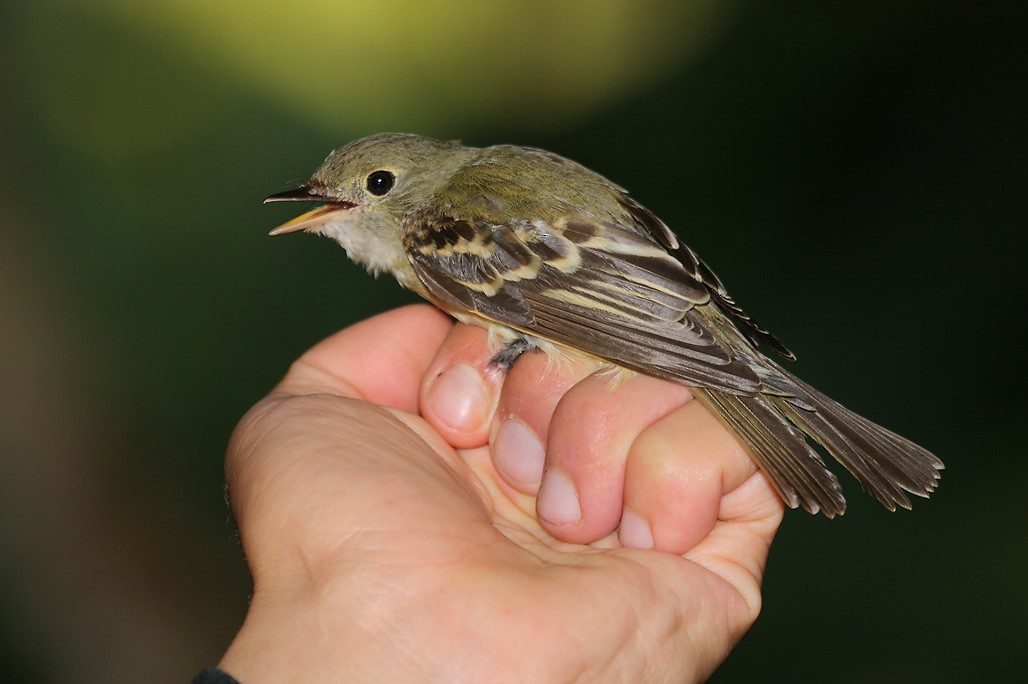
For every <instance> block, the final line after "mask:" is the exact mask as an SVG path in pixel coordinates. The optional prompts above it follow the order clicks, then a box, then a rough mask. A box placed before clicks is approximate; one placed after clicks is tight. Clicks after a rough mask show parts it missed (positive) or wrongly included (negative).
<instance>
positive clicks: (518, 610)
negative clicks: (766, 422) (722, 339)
mask: <svg viewBox="0 0 1028 684" xmlns="http://www.w3.org/2000/svg"><path fill="white" fill-rule="evenodd" d="M490 356H491V353H490V348H489V346H488V344H487V341H486V334H485V332H484V331H482V330H481V329H480V328H477V327H469V326H465V325H460V324H457V325H454V324H453V323H452V321H451V320H450V319H449V318H447V317H446V316H444V315H443V314H441V313H439V312H438V311H437V310H435V309H433V308H431V307H428V306H424V305H419V306H411V307H406V308H403V309H398V310H396V311H392V312H389V313H387V314H383V315H380V316H377V317H375V318H372V319H370V320H368V321H365V322H363V323H360V324H358V325H355V326H353V327H351V328H348V329H346V330H344V331H342V332H340V333H338V334H336V335H334V336H333V337H331V338H329V339H327V340H325V341H324V342H322V343H320V344H318V345H317V346H315V347H314V348H313V349H311V350H310V351H309V352H307V353H306V354H304V356H303V357H301V358H300V359H299V360H298V361H297V362H296V363H294V364H293V366H292V367H291V368H290V370H289V372H288V374H287V375H286V377H285V378H284V379H283V380H282V382H281V383H280V384H279V385H278V386H277V387H276V388H275V389H274V390H273V392H272V393H271V394H270V395H269V396H268V397H267V398H265V399H264V400H263V401H261V402H260V403H258V404H257V405H256V406H255V407H253V409H251V410H250V412H249V413H248V414H247V415H246V416H245V417H244V418H243V419H242V421H241V422H240V424H239V426H238V427H237V429H236V431H235V433H234V435H233V438H232V441H231V444H230V447H229V451H228V456H227V461H226V473H227V480H228V486H229V492H230V500H231V503H232V509H233V512H234V514H235V516H236V519H237V522H238V524H239V528H240V533H241V538H242V542H243V546H244V549H245V551H246V558H247V562H248V563H249V565H250V568H251V571H252V574H253V580H254V593H253V601H252V604H251V607H250V611H249V613H248V615H247V618H246V621H245V623H244V625H243V627H242V629H241V630H240V632H239V634H238V635H237V637H236V639H235V641H234V642H233V643H232V645H231V646H230V648H229V650H228V652H227V653H226V654H225V656H224V658H223V660H222V662H221V664H220V667H222V668H223V669H225V670H226V671H228V672H230V673H232V674H233V675H234V676H236V677H237V678H238V679H239V680H240V681H242V682H245V684H257V683H259V682H263V681H268V682H272V681H276V682H277V681H284V680H289V681H292V680H302V681H347V682H360V681H490V682H493V681H501V682H503V681H511V682H550V681H639V682H664V681H667V682H681V681H695V680H700V679H702V678H704V677H706V676H708V675H709V674H710V673H711V672H712V671H713V670H714V669H715V668H716V667H717V665H718V664H720V663H721V662H722V661H723V660H724V659H725V658H726V657H727V655H728V654H729V652H730V650H731V648H732V647H733V646H734V645H735V643H737V641H738V639H739V638H741V636H742V634H744V633H745V631H746V630H747V629H748V628H749V627H750V625H751V624H752V622H753V620H754V619H755V618H756V616H757V613H758V612H759V609H760V581H761V577H762V573H763V568H764V563H765V561H766V558H767V552H768V548H769V546H770V544H771V541H772V539H773V537H774V534H775V532H776V531H777V529H778V525H779V523H780V521H781V518H782V514H783V504H782V501H781V499H780V498H779V497H778V496H777V495H776V493H775V491H774V489H773V487H771V485H770V484H769V483H768V482H767V480H766V479H765V478H764V476H763V475H762V474H761V473H760V472H758V471H757V470H756V469H755V467H754V466H753V464H752V461H750V459H749V458H747V457H746V455H745V452H744V451H743V450H742V449H741V447H740V446H739V445H738V443H737V442H736V441H735V439H734V438H733V437H732V435H731V434H730V433H728V432H727V431H726V430H725V429H724V428H723V427H721V424H720V423H719V422H718V421H717V420H716V419H715V418H714V417H712V416H711V415H710V414H709V413H707V412H706V410H705V409H704V408H703V407H702V405H701V404H700V403H699V402H694V401H692V400H691V397H690V395H689V391H688V390H687V389H683V388H682V387H681V386H679V385H675V384H672V383H666V382H663V381H659V380H654V379H651V378H645V377H642V376H638V377H635V378H632V379H629V380H626V381H624V382H623V383H621V384H620V385H618V386H616V387H613V388H612V385H611V382H610V378H609V377H607V376H603V375H600V376H597V375H595V374H593V366H592V365H591V364H590V363H589V362H587V361H583V360H581V359H578V360H575V359H572V360H570V361H568V362H567V363H565V364H562V365H561V366H559V367H557V366H554V365H553V364H547V363H546V361H545V360H544V358H543V357H542V355H541V354H538V353H529V354H526V355H525V356H523V357H522V358H521V359H519V360H518V362H517V363H516V364H515V366H514V367H513V369H512V370H511V371H510V372H509V373H508V374H507V375H506V376H504V375H503V374H500V373H497V372H495V370H494V369H493V368H490V367H489V365H488V360H489V358H490ZM512 426H514V427H512ZM533 440H534V442H533ZM533 444H534V446H533ZM543 445H545V446H543ZM672 445H673V446H674V449H671V446H672ZM568 491H574V492H575V495H574V496H573V497H571V499H570V500H571V501H575V502H577V504H578V506H579V515H578V516H577V517H575V516H571V517H572V518H573V519H570V520H568V519H564V518H567V517H568V516H567V515H566V514H567V512H568V511H569V510H572V511H573V510H574V506H570V507H569V505H568V501H569V498H568V495H567V493H568ZM537 497H538V499H539V501H538V508H539V511H540V513H545V512H547V511H550V512H551V513H552V514H553V515H552V516H551V517H555V518H561V519H559V520H552V519H550V520H548V519H547V518H546V516H545V515H543V516H541V517H537V516H536V513H535V511H536V507H537ZM626 511H627V515H626ZM562 515H563V518H562ZM650 546H652V547H654V548H656V549H658V551H653V550H646V548H647V547H650ZM631 547H642V548H631Z"/></svg>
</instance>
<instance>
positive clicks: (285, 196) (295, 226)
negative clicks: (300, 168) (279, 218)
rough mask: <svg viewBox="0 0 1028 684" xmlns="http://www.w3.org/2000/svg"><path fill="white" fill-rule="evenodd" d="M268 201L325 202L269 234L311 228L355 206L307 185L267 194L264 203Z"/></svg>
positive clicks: (281, 233) (283, 233)
mask: <svg viewBox="0 0 1028 684" xmlns="http://www.w3.org/2000/svg"><path fill="white" fill-rule="evenodd" d="M268 202H325V204H324V205H323V206H320V207H318V208H317V209H314V210H312V211H308V212H307V213H305V214H300V215H299V216H297V217H296V218H294V219H292V220H290V221H286V222H285V223H283V224H282V225H281V226H279V227H278V228H276V229H275V230H273V231H271V232H270V233H268V234H269V235H285V234H286V233H295V232H297V231H299V230H311V229H313V228H317V227H318V226H321V225H323V224H325V223H328V222H329V221H331V220H332V218H333V217H334V216H336V215H337V214H339V213H340V212H343V211H348V210H350V209H353V208H354V207H355V206H357V205H356V204H354V203H353V202H347V201H346V200H340V199H336V198H334V197H329V196H327V195H325V194H323V193H321V192H319V191H318V190H317V189H315V188H312V187H309V186H307V185H301V186H300V187H298V188H295V189H293V190H286V191H285V192H279V193H276V194H274V195H269V196H268V197H265V198H264V203H265V204H267V203H268Z"/></svg>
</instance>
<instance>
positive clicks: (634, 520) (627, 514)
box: [618, 508, 653, 549]
mask: <svg viewBox="0 0 1028 684" xmlns="http://www.w3.org/2000/svg"><path fill="white" fill-rule="evenodd" d="M618 540H619V541H620V542H621V546H627V547H629V548H632V549H652V548H653V532H652V531H651V530H650V524H649V523H648V522H646V519H645V518H643V517H642V516H641V515H639V514H638V513H636V512H635V511H632V510H630V509H627V508H626V509H625V511H624V512H623V513H622V514H621V525H620V526H618Z"/></svg>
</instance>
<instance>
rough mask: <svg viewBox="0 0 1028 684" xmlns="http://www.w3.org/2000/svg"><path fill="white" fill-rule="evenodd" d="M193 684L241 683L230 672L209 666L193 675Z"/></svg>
mask: <svg viewBox="0 0 1028 684" xmlns="http://www.w3.org/2000/svg"><path fill="white" fill-rule="evenodd" d="M191 684H239V682H237V681H236V679H235V677H233V676H232V675H230V674H229V673H228V672H222V671H221V670H218V669H215V668H213V667H209V668H207V669H206V670H203V671H201V672H200V674H198V675H196V676H195V677H193V681H192V682H191Z"/></svg>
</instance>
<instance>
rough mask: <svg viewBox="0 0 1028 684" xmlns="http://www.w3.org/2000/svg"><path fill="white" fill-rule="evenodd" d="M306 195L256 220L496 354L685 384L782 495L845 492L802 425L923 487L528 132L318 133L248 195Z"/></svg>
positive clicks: (793, 500) (887, 448)
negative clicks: (305, 236) (427, 306)
mask: <svg viewBox="0 0 1028 684" xmlns="http://www.w3.org/2000/svg"><path fill="white" fill-rule="evenodd" d="M287 200H291V201H308V202H319V203H321V204H322V206H320V207H318V208H316V209H314V210H313V211H309V212H307V213H305V214H303V215H301V216H298V217H297V218H295V219H293V220H292V221H289V222H287V223H284V224H283V225H281V226H279V227H278V228H276V229H275V230H273V231H271V234H272V235H281V234H283V233H292V232H295V231H300V230H304V231H307V232H313V233H320V234H322V235H326V236H328V237H331V238H333V239H334V240H336V241H337V242H338V243H339V244H340V245H342V246H343V248H344V249H345V250H346V252H347V254H348V255H349V256H350V258H351V259H352V260H354V261H355V262H357V263H359V264H362V265H363V266H365V267H366V268H367V269H368V270H369V271H370V272H372V273H373V274H375V275H378V274H379V273H383V272H388V273H391V274H392V275H393V276H395V277H396V279H397V281H399V283H400V284H401V285H403V286H404V287H406V288H409V289H410V290H413V291H414V292H416V293H418V294H419V295H421V296H422V297H424V298H425V299H427V300H428V301H430V302H432V303H433V304H435V305H436V306H437V307H439V308H440V309H442V310H443V311H445V312H447V313H449V314H450V315H452V316H453V317H455V318H456V319H457V320H459V321H461V322H464V323H471V324H477V325H480V326H483V327H485V328H486V329H488V330H489V331H490V332H491V333H492V334H493V335H498V336H499V339H500V340H501V341H502V342H503V343H504V344H505V347H504V348H503V349H502V350H501V351H499V352H498V353H497V354H496V356H495V357H494V359H493V362H494V363H495V364H496V365H498V366H500V367H501V368H504V369H509V368H510V367H511V365H513V363H514V362H515V360H516V359H517V358H518V356H519V355H520V354H521V353H523V352H525V351H527V350H530V349H535V348H538V349H541V350H543V351H544V352H547V353H550V354H557V353H560V351H561V349H567V348H570V349H572V350H576V351H578V352H584V353H586V354H588V355H591V356H593V357H595V358H597V359H600V360H601V361H603V362H605V363H607V364H610V365H612V366H614V367H616V368H618V369H624V370H627V371H635V372H639V373H643V374H645V375H650V376H653V377H657V378H663V379H665V380H671V381H674V382H677V383H680V384H683V385H687V386H689V387H690V388H692V391H693V394H694V396H695V397H697V398H698V399H699V400H700V401H702V402H703V403H704V404H705V405H706V406H707V407H708V408H709V409H710V410H711V411H712V412H713V413H714V414H715V415H717V416H718V418H719V419H720V420H721V421H722V422H723V423H724V425H726V426H727V427H728V428H729V429H731V430H732V431H733V432H734V433H735V434H736V435H738V437H739V439H740V440H741V441H742V442H743V444H745V445H746V447H747V449H748V451H749V453H750V455H751V456H752V458H753V459H754V461H755V462H756V463H757V464H758V465H759V466H760V467H761V468H762V469H763V470H764V472H765V473H766V474H767V475H768V477H769V478H770V479H771V481H772V482H773V483H774V486H775V488H776V489H777V490H778V493H779V494H780V495H781V497H782V499H783V500H784V501H785V503H786V504H787V505H788V506H789V507H791V508H796V507H798V506H802V507H803V508H804V509H806V510H807V511H809V512H810V513H818V512H821V513H823V514H824V515H826V516H827V517H829V518H832V517H834V516H836V515H839V514H842V513H843V512H845V510H846V500H845V498H844V497H843V494H842V488H841V487H840V486H839V482H838V480H837V479H836V477H835V475H834V474H832V472H831V471H830V470H828V468H826V467H825V464H824V461H823V460H822V458H821V456H820V455H819V454H818V452H817V451H816V450H815V449H814V448H813V447H812V446H811V444H810V443H809V442H808V441H807V438H808V437H809V438H810V439H812V440H813V441H815V442H817V443H818V444H820V445H821V446H822V447H824V449H825V450H826V451H827V452H828V453H829V454H831V455H832V456H833V457H834V458H835V459H836V460H837V461H839V462H840V463H841V464H842V465H843V466H845V467H846V469H847V470H849V471H850V473H852V474H853V475H854V477H856V478H857V480H859V481H860V483H861V484H862V485H863V487H864V488H865V489H866V490H869V491H870V492H871V494H873V495H874V496H875V497H876V498H877V499H878V500H879V501H880V502H881V503H882V504H883V505H884V506H885V507H886V508H888V509H889V510H896V507H897V506H901V507H903V508H910V500H909V498H908V497H907V494H908V493H909V494H915V495H917V496H922V497H927V496H928V495H929V494H930V493H931V492H932V491H934V490H935V487H936V484H937V483H938V480H939V471H940V470H942V469H943V464H942V461H940V460H939V459H938V458H936V457H935V456H934V455H932V454H931V453H930V452H928V451H926V450H925V449H923V448H921V447H919V446H918V445H916V444H914V443H913V442H910V441H909V440H907V439H904V438H903V437H900V436H899V435H897V434H895V433H893V432H890V431H889V430H886V429H885V428H883V427H880V426H879V425H876V424H875V423H872V422H871V421H869V420H867V419H866V418H863V417H862V416H859V415H857V414H856V413H854V412H852V411H850V410H849V409H846V408H845V407H843V406H842V405H840V404H838V403H837V402H835V401H833V400H832V399H830V398H829V397H827V396H825V395H824V394H822V393H821V392H819V391H817V390H816V389H814V388H813V387H811V386H810V385H808V384H806V383H805V382H803V381H802V380H800V379H799V378H797V377H795V376H794V375H792V374H791V373H789V372H788V371H786V370H785V369H784V368H782V367H781V366H780V365H779V364H778V363H776V362H775V361H773V360H771V359H770V358H769V357H768V356H766V355H764V354H763V353H762V352H761V348H762V347H763V348H766V349H769V350H771V351H773V352H775V353H777V354H778V355H780V356H782V357H784V358H786V359H789V360H792V359H794V358H795V357H794V356H793V354H792V353H791V352H790V351H789V350H788V349H787V348H786V347H785V346H784V345H783V344H782V343H781V342H779V341H778V339H777V338H775V337H774V336H773V335H772V334H771V333H770V332H768V331H767V330H765V329H764V328H763V327H761V326H760V325H758V324H757V323H756V322H755V321H754V320H753V319H752V318H750V317H749V316H748V315H747V314H746V313H745V312H744V311H743V310H742V309H741V308H740V307H739V305H738V304H736V303H735V301H734V300H733V299H732V298H731V297H730V296H729V294H728V291H727V290H726V289H725V287H724V285H723V284H722V283H721V281H720V280H719V279H718V277H717V276H716V275H714V272H713V271H712V270H711V269H710V268H709V267H708V266H707V265H706V264H705V263H704V262H702V261H700V259H699V257H698V256H697V255H696V253H695V252H693V251H692V250H691V249H690V248H689V247H688V246H686V245H685V244H683V243H681V242H679V240H678V238H677V237H676V236H675V234H674V233H673V232H671V230H670V229H669V228H668V227H667V226H666V225H665V224H664V222H663V221H661V220H660V219H659V218H657V216H656V215H654V214H653V213H652V212H650V211H649V210H648V209H646V208H645V207H643V206H642V205H641V204H639V203H637V202H636V201H635V200H633V199H632V198H631V197H630V196H629V195H628V193H627V191H626V190H624V189H623V188H621V187H619V186H618V185H616V184H614V183H612V182H611V181H609V180H607V179H606V178H604V177H603V176H601V175H599V174H597V173H594V172H592V171H590V170H589V169H587V168H585V167H584V166H581V165H580V164H577V163H576V162H573V161H571V160H569V159H566V158H564V157H561V156H559V155H557V154H553V153H551V152H546V151H544V150H539V149H534V148H529V147H517V146H513V145H496V146H492V147H483V148H475V147H466V146H463V145H461V144H460V143H459V142H457V141H449V142H446V141H439V140H433V139H430V138H424V137H420V136H416V135H408V134H400V133H386V134H381V135H374V136H370V137H367V138H363V139H360V140H357V141H354V142H352V143H350V144H349V145H346V146H344V147H341V148H339V149H337V150H334V151H333V152H332V153H331V154H329V156H328V158H327V159H326V160H325V162H324V163H323V164H322V165H321V166H320V167H319V168H318V169H317V170H316V171H315V172H314V175H313V176H312V177H311V178H310V180H309V181H308V182H307V183H305V184H304V185H302V186H300V187H298V188H296V189H294V190H289V191H287V192H282V193H278V194H275V195H271V196H270V197H268V198H267V199H265V202H278V201H287Z"/></svg>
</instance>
